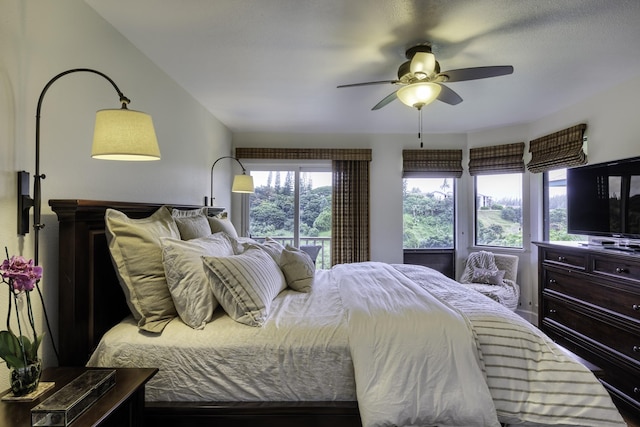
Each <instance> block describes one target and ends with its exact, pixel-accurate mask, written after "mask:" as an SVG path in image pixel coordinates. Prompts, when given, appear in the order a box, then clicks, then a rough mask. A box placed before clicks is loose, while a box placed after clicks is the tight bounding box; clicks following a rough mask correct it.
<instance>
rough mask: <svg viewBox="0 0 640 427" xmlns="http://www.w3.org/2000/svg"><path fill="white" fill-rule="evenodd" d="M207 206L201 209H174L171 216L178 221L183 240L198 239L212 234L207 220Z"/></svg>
mask: <svg viewBox="0 0 640 427" xmlns="http://www.w3.org/2000/svg"><path fill="white" fill-rule="evenodd" d="M206 209H207V208H200V209H190V210H181V209H172V210H171V216H172V217H173V219H174V220H175V221H176V225H177V226H178V230H179V231H180V238H181V239H182V240H191V239H197V238H199V237H206V236H209V235H210V234H211V227H210V226H209V221H207V210H206Z"/></svg>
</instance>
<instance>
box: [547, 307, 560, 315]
mask: <svg viewBox="0 0 640 427" xmlns="http://www.w3.org/2000/svg"><path fill="white" fill-rule="evenodd" d="M557 312H558V310H556V309H554V308H552V309H550V310H549V314H556V313H557Z"/></svg>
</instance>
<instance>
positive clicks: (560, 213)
mask: <svg viewBox="0 0 640 427" xmlns="http://www.w3.org/2000/svg"><path fill="white" fill-rule="evenodd" d="M542 179H543V192H544V194H543V217H544V218H543V223H544V226H543V233H544V240H551V241H584V240H587V239H588V237H587V236H582V235H578V234H569V233H567V170H566V169H556V170H550V171H547V172H545V173H544V175H543V178H542Z"/></svg>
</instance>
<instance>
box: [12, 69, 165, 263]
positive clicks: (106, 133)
mask: <svg viewBox="0 0 640 427" xmlns="http://www.w3.org/2000/svg"><path fill="white" fill-rule="evenodd" d="M79 72H87V73H93V74H97V75H99V76H101V77H103V78H105V79H106V80H107V81H108V82H109V83H111V85H112V86H113V88H114V89H115V90H116V92H117V93H118V97H119V99H120V103H121V104H122V107H121V108H120V109H112V110H100V111H98V112H97V113H96V123H95V128H94V134H93V147H92V149H91V157H93V158H96V159H107V160H159V159H160V148H159V147H158V140H157V138H156V133H155V130H154V127H153V121H152V119H151V116H149V115H148V114H146V113H142V112H140V111H135V110H129V109H128V108H127V105H128V104H129V103H130V102H131V101H130V100H129V98H127V97H126V96H124V94H123V93H122V91H121V90H120V89H119V88H118V86H117V85H116V84H115V82H114V81H113V80H112V79H111V78H110V77H109V76H107V75H106V74H104V73H102V72H100V71H96V70H93V69H90V68H74V69H71V70H67V71H63V72H62V73H60V74H58V75H56V76H55V77H53V78H52V79H51V80H49V82H48V83H47V84H46V85H45V86H44V89H42V92H41V93H40V98H39V99H38V107H37V110H36V170H35V175H34V183H33V199H32V198H31V197H30V196H29V173H28V172H25V171H20V172H18V234H21V235H25V234H26V233H28V232H29V210H30V208H31V207H32V206H33V208H34V212H33V232H34V243H33V251H34V262H35V264H36V265H37V264H38V251H39V233H40V230H41V229H42V228H43V227H44V224H42V222H41V210H42V191H41V185H42V180H43V179H45V177H46V176H45V174H43V173H40V111H41V109H42V101H43V99H44V95H45V94H46V93H47V90H48V89H49V87H51V85H52V84H53V83H54V82H56V81H57V80H58V79H59V78H61V77H64V76H66V75H67V74H71V73H79Z"/></svg>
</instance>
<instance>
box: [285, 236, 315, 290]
mask: <svg viewBox="0 0 640 427" xmlns="http://www.w3.org/2000/svg"><path fill="white" fill-rule="evenodd" d="M280 268H281V269H282V272H283V273H284V277H285V279H286V280H287V285H288V286H289V287H290V288H291V289H293V290H296V291H298V292H309V291H310V290H311V285H313V277H314V276H315V273H316V266H315V264H314V263H313V260H312V259H311V257H310V256H309V254H307V253H306V252H304V251H302V250H300V249H298V248H294V247H293V246H289V245H287V246H286V247H285V249H284V250H283V251H282V255H281V257H280Z"/></svg>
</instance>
